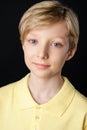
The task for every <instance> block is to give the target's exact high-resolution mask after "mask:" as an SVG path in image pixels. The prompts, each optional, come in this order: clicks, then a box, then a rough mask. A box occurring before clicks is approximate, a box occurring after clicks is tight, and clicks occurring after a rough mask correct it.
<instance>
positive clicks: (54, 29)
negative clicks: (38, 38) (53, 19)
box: [28, 22, 68, 37]
mask: <svg viewBox="0 0 87 130" xmlns="http://www.w3.org/2000/svg"><path fill="white" fill-rule="evenodd" d="M28 34H30V35H43V36H45V35H50V36H61V37H63V36H68V29H67V26H66V23H65V22H58V23H55V24H51V25H48V26H41V27H35V28H34V29H32V30H31V31H29V32H28Z"/></svg>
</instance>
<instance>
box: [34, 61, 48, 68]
mask: <svg viewBox="0 0 87 130" xmlns="http://www.w3.org/2000/svg"><path fill="white" fill-rule="evenodd" d="M33 64H34V65H35V66H36V67H37V68H38V69H47V68H48V67H50V65H47V64H41V63H35V62H33Z"/></svg>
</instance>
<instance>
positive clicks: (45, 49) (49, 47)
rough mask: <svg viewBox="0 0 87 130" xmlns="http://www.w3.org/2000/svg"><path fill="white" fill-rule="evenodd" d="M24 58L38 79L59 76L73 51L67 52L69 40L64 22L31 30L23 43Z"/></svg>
mask: <svg viewBox="0 0 87 130" xmlns="http://www.w3.org/2000/svg"><path fill="white" fill-rule="evenodd" d="M23 51H24V58H25V63H26V65H27V67H28V68H29V69H30V71H31V73H32V74H33V75H35V76H38V77H40V78H51V77H53V76H55V75H60V74H61V70H62V67H63V65H64V63H65V61H66V60H69V59H70V58H71V57H72V56H73V55H74V53H75V51H73V50H72V51H69V38H68V32H67V28H66V24H65V23H64V22H59V23H56V24H53V25H50V26H48V27H44V28H38V29H33V30H32V31H30V32H29V33H28V34H27V35H26V38H25V40H24V43H23Z"/></svg>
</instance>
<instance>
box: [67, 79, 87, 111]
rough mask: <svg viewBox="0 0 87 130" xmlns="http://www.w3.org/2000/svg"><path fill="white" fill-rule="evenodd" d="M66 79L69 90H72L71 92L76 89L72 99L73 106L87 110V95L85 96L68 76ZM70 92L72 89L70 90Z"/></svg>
mask: <svg viewBox="0 0 87 130" xmlns="http://www.w3.org/2000/svg"><path fill="white" fill-rule="evenodd" d="M65 81H66V86H67V87H66V88H67V89H68V90H71V92H73V91H74V96H73V99H72V106H73V108H76V110H78V111H79V110H80V111H81V110H82V111H85V112H87V97H86V96H84V95H83V94H82V93H80V92H79V91H78V90H77V89H76V88H75V87H74V86H73V85H72V83H71V82H70V81H69V80H68V78H67V77H65ZM69 93H70V91H69Z"/></svg>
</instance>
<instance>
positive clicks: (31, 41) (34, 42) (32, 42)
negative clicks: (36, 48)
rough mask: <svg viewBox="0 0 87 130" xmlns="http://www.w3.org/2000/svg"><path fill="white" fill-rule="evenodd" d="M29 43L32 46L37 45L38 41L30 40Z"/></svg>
mask: <svg viewBox="0 0 87 130" xmlns="http://www.w3.org/2000/svg"><path fill="white" fill-rule="evenodd" d="M28 41H29V43H31V44H36V43H37V40H35V39H30V40H28Z"/></svg>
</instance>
